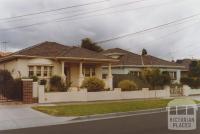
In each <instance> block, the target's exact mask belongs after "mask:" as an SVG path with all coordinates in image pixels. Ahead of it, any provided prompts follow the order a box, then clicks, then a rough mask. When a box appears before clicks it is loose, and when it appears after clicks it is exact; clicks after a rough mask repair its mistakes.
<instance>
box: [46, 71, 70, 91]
mask: <svg viewBox="0 0 200 134" xmlns="http://www.w3.org/2000/svg"><path fill="white" fill-rule="evenodd" d="M70 86H71V82H69V81H66V84H65V83H63V82H62V78H61V77H60V76H56V75H55V76H52V77H51V79H50V91H59V92H65V91H67V90H68V89H69V87H70Z"/></svg>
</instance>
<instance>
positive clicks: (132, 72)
mask: <svg viewBox="0 0 200 134" xmlns="http://www.w3.org/2000/svg"><path fill="white" fill-rule="evenodd" d="M128 74H130V75H132V76H135V77H139V76H141V72H139V71H130V72H129V73H128Z"/></svg>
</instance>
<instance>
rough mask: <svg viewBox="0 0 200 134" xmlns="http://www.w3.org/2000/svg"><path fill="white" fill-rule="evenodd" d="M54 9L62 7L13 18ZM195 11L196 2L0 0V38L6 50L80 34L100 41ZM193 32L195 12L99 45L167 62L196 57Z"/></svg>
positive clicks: (71, 40)
mask: <svg viewBox="0 0 200 134" xmlns="http://www.w3.org/2000/svg"><path fill="white" fill-rule="evenodd" d="M88 3H90V4H88ZM91 3H96V4H91ZM86 4H87V5H86ZM77 5H85V6H79V7H77ZM70 6H73V7H72V8H67V9H66V7H70ZM60 8H65V9H63V10H59V11H58V10H57V11H54V12H47V13H41V14H38V15H30V16H25V17H18V18H16V16H21V15H26V14H32V13H37V12H43V11H49V10H54V9H60ZM198 13H200V1H199V0H0V42H3V41H7V42H8V43H7V51H17V50H19V49H22V48H26V47H29V46H32V45H35V44H38V43H41V42H44V41H53V42H58V43H62V44H65V45H80V43H81V40H82V39H83V38H87V37H89V38H91V39H92V40H93V41H94V42H99V41H104V40H107V39H111V38H115V37H119V36H123V35H126V34H129V33H135V32H138V31H142V30H145V29H149V28H151V27H156V26H158V25H162V24H166V23H169V22H172V21H175V20H179V19H182V18H185V17H188V16H192V15H194V14H198ZM61 18H64V19H61ZM56 20H61V21H56ZM38 23H39V24H38ZM33 24H37V25H33ZM30 25H33V26H30ZM26 26H27V27H26ZM199 35H200V15H199V16H195V17H193V18H191V19H188V20H185V21H184V22H179V23H175V24H173V25H168V26H165V27H162V28H158V29H154V30H151V31H146V32H143V33H141V34H134V35H131V36H128V37H125V38H120V39H117V40H112V41H108V42H103V43H99V45H100V46H102V47H103V48H104V49H109V48H116V47H119V48H122V49H125V50H129V51H132V52H134V53H138V54H140V53H141V50H142V49H143V48H145V49H147V51H148V54H150V55H154V56H157V57H160V58H163V59H167V60H172V59H173V60H176V59H183V58H200V53H199V51H200V38H199ZM0 44H1V45H2V44H3V43H0ZM1 48H2V47H1ZM2 50H3V48H2Z"/></svg>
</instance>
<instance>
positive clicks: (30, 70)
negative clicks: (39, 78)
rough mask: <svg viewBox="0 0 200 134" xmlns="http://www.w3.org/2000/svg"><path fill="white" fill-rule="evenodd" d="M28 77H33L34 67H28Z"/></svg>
mask: <svg viewBox="0 0 200 134" xmlns="http://www.w3.org/2000/svg"><path fill="white" fill-rule="evenodd" d="M28 76H29V77H33V76H34V66H29V73H28Z"/></svg>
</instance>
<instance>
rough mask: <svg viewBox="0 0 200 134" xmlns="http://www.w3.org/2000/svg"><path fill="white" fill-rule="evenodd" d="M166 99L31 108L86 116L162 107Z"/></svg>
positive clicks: (56, 114)
mask: <svg viewBox="0 0 200 134" xmlns="http://www.w3.org/2000/svg"><path fill="white" fill-rule="evenodd" d="M169 101H170V100H169V99H168V100H164V99H162V100H135V101H121V102H101V103H99V102H98V103H89V104H87V103H84V104H70V105H57V106H37V107H33V109H35V110H38V111H41V112H44V113H47V114H50V115H54V116H86V115H94V114H107V113H116V112H129V111H137V110H145V109H154V108H163V107H166V106H167V104H168V103H169Z"/></svg>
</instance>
